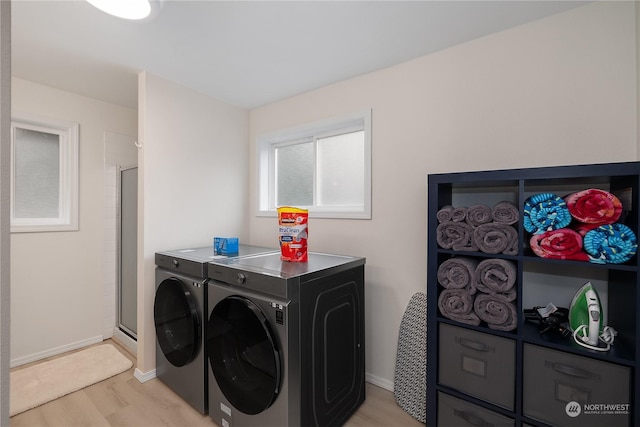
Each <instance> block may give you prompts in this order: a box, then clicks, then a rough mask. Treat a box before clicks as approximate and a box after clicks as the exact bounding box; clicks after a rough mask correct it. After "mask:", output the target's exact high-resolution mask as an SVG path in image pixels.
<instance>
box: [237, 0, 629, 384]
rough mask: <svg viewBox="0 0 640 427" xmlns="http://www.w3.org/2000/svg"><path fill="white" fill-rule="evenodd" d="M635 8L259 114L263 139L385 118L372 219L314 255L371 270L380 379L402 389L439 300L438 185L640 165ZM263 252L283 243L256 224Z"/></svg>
mask: <svg viewBox="0 0 640 427" xmlns="http://www.w3.org/2000/svg"><path fill="white" fill-rule="evenodd" d="M635 49H636V48H635V31H634V4H633V2H603V3H597V4H591V5H587V6H584V7H581V8H578V9H574V10H572V11H569V12H566V13H563V14H559V15H556V16H552V17H549V18H545V19H542V20H539V21H536V22H533V23H530V24H526V25H523V26H520V27H516V28H514V29H511V30H507V31H504V32H501V33H497V34H493V35H490V36H487V37H484V38H481V39H477V40H474V41H471V42H468V43H465V44H461V45H458V46H456V47H453V48H450V49H447V50H444V51H441V52H438V53H435V54H431V55H428V56H425V57H422V58H419V59H416V60H414V61H411V62H408V63H404V64H401V65H398V66H396V67H393V68H389V69H385V70H382V71H379V72H375V73H371V74H368V75H364V76H360V77H357V78H354V79H351V80H347V81H344V82H341V83H338V84H335V85H332V86H329V87H325V88H322V89H319V90H316V91H313V92H309V93H306V94H302V95H300V96H296V97H293V98H290V99H286V100H284V101H281V102H278V103H274V104H271V105H267V106H265V107H262V108H259V109H256V110H253V111H251V127H250V129H251V131H250V140H251V150H252V153H251V169H250V170H251V184H252V186H251V192H250V196H251V199H250V200H251V208H252V213H253V212H255V210H256V197H257V196H256V185H255V179H256V176H255V160H254V158H255V154H254V151H253V150H254V149H255V139H256V136H257V135H260V134H262V133H266V132H271V131H274V130H277V129H282V128H286V127H290V126H294V125H299V124H303V123H306V122H312V121H316V120H318V119H322V118H326V117H331V116H335V115H340V114H345V113H349V112H353V111H360V110H362V109H365V108H372V111H373V115H372V126H373V129H372V144H373V147H372V153H373V154H372V156H373V219H372V220H370V221H360V220H355V221H354V220H328V219H312V220H311V221H310V222H311V224H310V233H309V248H310V250H314V251H325V252H337V253H347V254H353V255H359V256H365V257H366V258H367V266H366V286H365V292H366V310H367V313H366V329H367V331H366V343H367V373H368V374H367V378H368V380H369V381H371V382H374V383H376V384H378V385H381V386H383V387H386V388H389V389H391V388H392V386H393V378H394V369H395V356H396V343H397V336H398V327H399V324H400V320H401V317H402V314H403V312H404V309H405V308H406V305H407V303H408V301H409V299H410V297H411V296H412V295H413V294H414V293H415V292H419V291H422V292H424V291H425V289H426V257H427V254H426V221H427V219H426V218H427V217H426V215H427V212H426V204H427V194H426V177H427V174H430V173H438V172H452V171H470V170H483V169H500V168H514V167H536V166H549V165H563V164H580V163H599V162H616V161H631V160H636V159H638V144H637V142H636V118H637V115H636V90H635V81H636V69H635V55H636V50H635ZM250 224H251V243H253V244H258V245H269V244H273V242H276V241H277V228H276V227H275V222H274V219H269V218H258V217H255V216H254V215H252V216H251V217H250Z"/></svg>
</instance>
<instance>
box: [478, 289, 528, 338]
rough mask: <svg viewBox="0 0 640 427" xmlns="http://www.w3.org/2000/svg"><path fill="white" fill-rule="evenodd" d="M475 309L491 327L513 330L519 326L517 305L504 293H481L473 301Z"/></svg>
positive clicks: (499, 329)
mask: <svg viewBox="0 0 640 427" xmlns="http://www.w3.org/2000/svg"><path fill="white" fill-rule="evenodd" d="M473 310H474V312H475V313H476V315H477V316H478V317H479V318H480V319H481V320H483V321H485V322H487V326H489V328H491V329H495V330H498V331H512V330H514V329H515V328H516V327H517V326H518V316H517V310H516V306H515V304H514V303H513V302H511V301H509V300H508V299H507V298H505V297H504V295H502V294H493V295H489V294H482V293H479V294H478V295H477V296H476V298H475V301H474V302H473Z"/></svg>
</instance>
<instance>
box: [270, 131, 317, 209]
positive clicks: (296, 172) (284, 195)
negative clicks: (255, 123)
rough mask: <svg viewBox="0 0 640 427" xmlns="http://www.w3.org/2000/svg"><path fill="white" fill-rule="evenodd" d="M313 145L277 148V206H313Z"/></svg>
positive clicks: (309, 143)
mask: <svg viewBox="0 0 640 427" xmlns="http://www.w3.org/2000/svg"><path fill="white" fill-rule="evenodd" d="M313 157H314V156H313V143H312V142H306V143H302V144H295V145H287V146H283V147H278V148H276V204H277V206H287V205H292V206H310V205H313Z"/></svg>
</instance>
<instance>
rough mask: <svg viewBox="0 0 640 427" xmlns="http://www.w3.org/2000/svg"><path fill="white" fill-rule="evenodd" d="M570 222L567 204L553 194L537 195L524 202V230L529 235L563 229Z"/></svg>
mask: <svg viewBox="0 0 640 427" xmlns="http://www.w3.org/2000/svg"><path fill="white" fill-rule="evenodd" d="M570 222H571V213H570V212H569V208H568V207H567V203H566V202H565V201H564V200H563V199H562V198H561V197H558V196H557V195H555V194H553V193H539V194H534V195H533V196H531V197H529V198H528V199H527V200H526V201H525V202H524V218H523V225H524V229H525V230H527V231H528V232H529V233H531V234H542V233H544V232H545V231H551V230H557V229H559V228H564V227H566V226H567V225H569V223H570Z"/></svg>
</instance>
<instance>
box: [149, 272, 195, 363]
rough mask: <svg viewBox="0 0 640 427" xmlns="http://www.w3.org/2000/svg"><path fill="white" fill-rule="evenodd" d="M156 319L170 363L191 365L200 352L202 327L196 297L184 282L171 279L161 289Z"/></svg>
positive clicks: (157, 296)
mask: <svg viewBox="0 0 640 427" xmlns="http://www.w3.org/2000/svg"><path fill="white" fill-rule="evenodd" d="M153 317H154V321H155V325H156V338H157V340H158V344H159V345H160V349H161V350H162V353H163V354H164V356H165V357H166V358H167V360H168V361H169V362H170V363H171V364H172V365H174V366H177V367H180V366H184V365H186V364H188V363H191V361H193V359H195V357H196V356H197V355H198V351H199V350H200V341H201V339H202V323H201V321H200V314H199V313H198V306H197V303H196V297H195V295H193V294H192V292H191V290H190V289H189V288H188V287H187V285H186V284H185V283H184V282H182V281H181V280H179V279H177V278H175V277H171V278H168V279H165V280H163V281H162V282H161V283H160V285H158V288H157V289H156V298H155V302H154V304H153Z"/></svg>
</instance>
